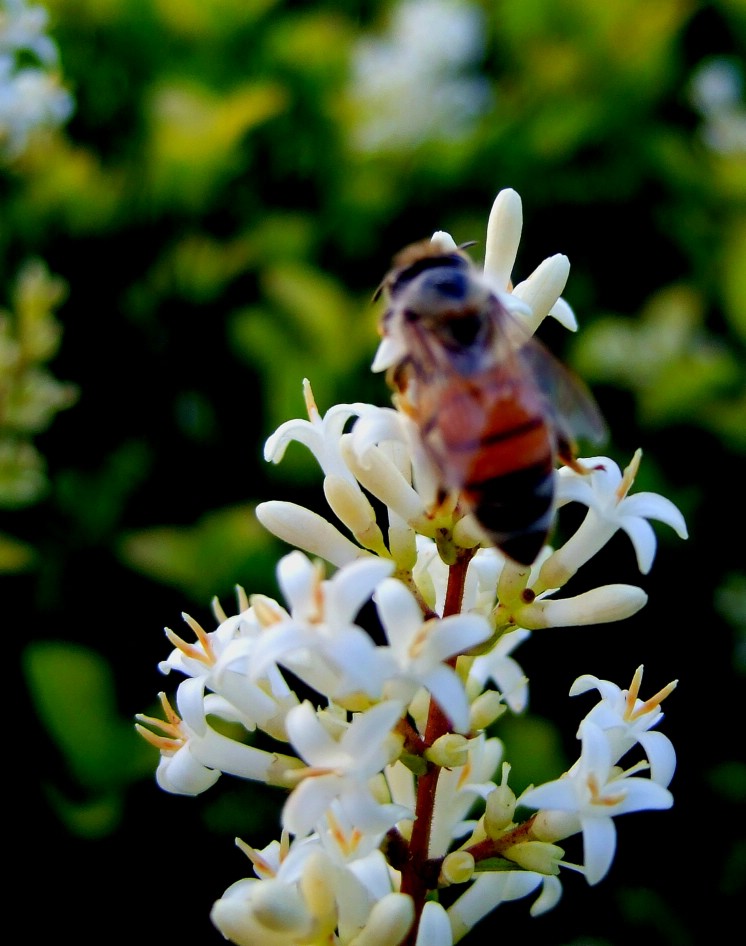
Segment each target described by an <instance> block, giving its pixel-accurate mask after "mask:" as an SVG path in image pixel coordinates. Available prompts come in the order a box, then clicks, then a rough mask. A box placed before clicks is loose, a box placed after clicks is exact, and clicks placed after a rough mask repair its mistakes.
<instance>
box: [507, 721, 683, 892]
mask: <svg viewBox="0 0 746 946" xmlns="http://www.w3.org/2000/svg"><path fill="white" fill-rule="evenodd" d="M579 735H580V739H581V741H582V751H581V755H580V758H579V759H578V761H577V762H576V763H575V765H574V766H573V767H572V769H570V771H569V772H567V773H566V774H565V775H563V776H562V778H559V779H556V780H555V781H553V782H547V783H546V784H545V785H540V786H538V787H537V788H531V789H529V790H528V791H527V792H525V793H524V794H523V795H522V796H521V798H520V802H521V804H524V805H526V806H528V807H529V808H537V809H542V810H544V811H545V812H548V813H549V815H550V817H551V813H552V812H553V811H559V812H560V813H562V814H565V815H566V814H570V815H571V816H574V817H576V818H577V822H578V825H579V827H580V829H581V830H582V832H583V851H584V863H585V876H586V879H587V881H588V883H589V884H597V883H598V882H599V881H600V880H602V879H603V878H604V877H605V875H606V873H607V871H608V870H609V867H610V866H611V862H612V860H613V858H614V852H615V850H616V828H615V826H614V820H613V819H614V817H615V816H616V815H622V814H626V813H628V812H631V811H643V810H646V809H651V808H653V809H661V808H670V807H671V805H672V804H673V798H672V796H671V793H670V792H669V791H668V789H666V788H664V787H663V786H662V785H659V784H658V783H657V782H655V781H653V780H652V779H648V778H638V777H636V776H633V775H628V774H626V773H624V772H619V770H618V769H616V768H615V766H614V760H613V756H612V749H611V745H610V743H609V739H608V738H607V735H606V733H605V732H604V731H603V730H602V729H601V728H600V727H599V726H597V725H596V724H595V723H594V722H592V721H591V720H588V719H585V720H583V722H582V723H581V724H580V730H579Z"/></svg>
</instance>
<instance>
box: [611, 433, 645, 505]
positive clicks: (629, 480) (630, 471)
mask: <svg viewBox="0 0 746 946" xmlns="http://www.w3.org/2000/svg"><path fill="white" fill-rule="evenodd" d="M640 460H642V450H641V449H640V448H639V447H638V448H637V450H635V455H634V456H633V457H632V459H631V460H630V463H629V466H628V467H627V468H626V469H625V471H624V473H623V474H622V482H621V483H620V484H619V486H617V488H616V498H617V502H618V503H620V502H621V501H622V500H623V499H624V497H625V496H626V495H627V493H628V492H629V491H630V489H631V488H632V484H633V483H634V481H635V477H636V476H637V471H638V470H639V469H640Z"/></svg>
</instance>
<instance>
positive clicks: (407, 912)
mask: <svg viewBox="0 0 746 946" xmlns="http://www.w3.org/2000/svg"><path fill="white" fill-rule="evenodd" d="M413 922H414V904H413V903H412V898H411V897H410V896H408V895H407V894H405V893H388V894H386V896H385V897H383V898H382V899H381V900H378V901H376V903H374V904H373V909H372V910H371V911H370V915H369V917H368V922H367V923H366V924H365V926H364V927H363V929H362V930H360V932H359V933H358V934H357V936H355V937H353V939H351V940H350V941H349V946H382V944H383V943H385V944H386V946H399V944H400V943H401V942H402V940H403V939H404V937H405V936H406V935H407V933H408V932H409V930H410V928H411V926H412V923H413Z"/></svg>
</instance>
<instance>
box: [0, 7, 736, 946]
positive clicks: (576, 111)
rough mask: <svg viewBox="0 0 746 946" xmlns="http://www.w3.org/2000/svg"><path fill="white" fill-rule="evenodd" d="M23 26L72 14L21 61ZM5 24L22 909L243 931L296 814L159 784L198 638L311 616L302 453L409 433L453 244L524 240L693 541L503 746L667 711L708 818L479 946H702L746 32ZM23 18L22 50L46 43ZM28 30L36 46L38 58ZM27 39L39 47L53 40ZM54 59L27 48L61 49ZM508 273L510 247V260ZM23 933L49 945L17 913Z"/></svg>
mask: <svg viewBox="0 0 746 946" xmlns="http://www.w3.org/2000/svg"><path fill="white" fill-rule="evenodd" d="M24 9H25V10H26V12H28V10H32V11H33V10H36V11H37V13H36V14H35V15H36V16H37V19H36V20H34V18H33V16H31V18H30V19H29V18H28V16H27V17H26V19H25V20H23V22H22V23H21V26H20V27H19V26H18V23H19V17H20V18H21V19H23V18H22V16H21V15H22V14H23V15H24V16H25V15H26V14H25V13H24ZM40 9H42V8H41V7H40V6H39V5H38V4H35V3H31V4H28V5H24V4H23V3H21V2H20V0H3V2H2V4H0V16H2V17H4V19H0V37H1V38H0V307H1V308H2V313H1V314H0V510H1V513H2V515H1V518H0V572H1V573H2V605H3V639H4V641H5V642H6V644H8V646H9V648H10V651H11V659H10V679H11V695H12V703H11V706H12V709H13V713H11V714H9V727H10V731H11V733H12V736H11V741H10V751H9V752H8V753H6V756H5V763H4V770H5V772H6V776H7V777H8V778H10V780H11V781H10V786H9V787H10V792H11V795H10V798H11V801H10V804H7V805H6V815H7V816H8V822H9V823H8V826H7V827H6V832H7V834H8V835H10V836H11V837H13V835H14V834H15V835H16V837H17V838H18V841H17V842H14V844H13V846H12V847H11V857H10V862H9V865H8V866H9V868H10V873H11V875H12V877H13V885H12V892H11V895H10V896H9V897H8V902H9V906H10V910H11V913H14V914H16V915H17V918H18V921H19V922H20V924H21V926H22V928H23V932H24V935H25V937H27V938H28V939H29V940H30V941H32V942H35V943H37V942H38V943H40V942H47V941H49V942H52V941H57V940H58V939H59V938H60V936H65V937H74V940H75V941H76V942H77V943H78V944H80V946H87V944H94V943H95V944H101V943H106V942H107V941H109V940H111V939H112V937H115V938H116V940H117V941H118V942H127V941H129V942H133V943H137V944H138V946H149V944H155V943H164V942H165V943H176V942H179V941H186V942H189V943H194V944H196V943H200V944H205V946H206V944H209V943H218V942H220V941H221V939H220V936H219V934H218V933H217V932H216V931H215V930H214V928H213V927H212V925H211V924H210V921H209V916H208V914H209V909H210V906H211V904H212V902H213V901H214V900H215V899H216V898H217V897H218V896H220V895H221V894H222V892H223V890H224V889H225V888H226V887H227V886H228V885H229V884H230V883H232V882H233V881H234V880H237V879H239V878H240V877H243V876H247V875H248V874H249V863H248V861H247V860H246V859H245V857H244V855H243V854H241V852H240V851H239V850H238V849H237V848H236V847H235V846H234V843H233V839H234V837H235V836H236V835H240V836H241V837H243V838H244V839H246V840H247V841H249V842H250V843H252V844H255V845H257V846H261V845H262V844H264V843H266V842H267V841H269V840H270V839H271V838H272V837H274V836H275V834H276V830H275V825H276V812H277V810H278V806H279V804H280V802H281V800H282V798H281V797H280V796H279V795H278V794H277V793H274V792H272V791H269V790H266V789H264V790H260V789H256V788H255V787H253V786H246V785H244V784H239V783H237V782H235V781H234V782H231V781H230V780H229V778H228V777H227V776H226V777H224V778H223V779H221V780H220V781H219V782H218V784H217V785H216V786H215V787H214V788H213V789H212V790H210V791H209V792H207V793H206V794H205V795H203V796H201V797H199V798H197V799H189V798H183V797H174V796H169V795H166V794H164V793H163V792H161V791H160V790H159V789H158V788H157V787H156V785H155V782H154V779H153V771H154V767H155V764H156V761H157V753H156V752H155V750H153V749H152V748H151V747H149V746H148V745H146V744H145V743H144V742H143V741H142V740H140V739H139V738H138V737H137V736H136V734H135V732H134V728H133V721H134V714H135V713H137V712H149V711H152V710H153V708H154V707H155V702H156V693H157V692H158V690H160V689H167V690H168V689H169V687H170V688H171V692H172V690H173V685H172V684H171V682H170V681H169V680H168V679H167V678H164V677H163V676H162V675H161V674H160V673H159V672H158V670H157V663H158V661H159V660H161V659H163V658H165V656H166V655H167V654H168V652H169V650H170V645H169V644H168V642H167V640H166V638H165V637H164V634H163V627H164V625H167V626H170V627H173V628H175V629H176V630H177V631H180V630H181V627H182V626H183V625H182V621H181V612H182V611H186V612H189V613H190V614H192V615H193V616H194V617H195V618H197V619H198V620H199V621H201V622H202V623H203V624H204V625H205V626H206V627H208V628H210V627H212V626H213V624H212V620H213V619H212V616H211V610H210V605H211V600H212V598H213V596H217V597H218V598H219V599H220V601H221V602H222V604H223V607H224V608H225V609H226V611H228V612H229V613H230V612H231V610H233V608H234V602H235V591H234V589H235V586H236V585H237V584H240V585H242V586H243V587H244V588H245V589H246V590H247V592H249V593H252V592H255V591H259V592H263V593H267V594H276V593H277V592H276V586H275V578H274V566H275V563H276V561H277V558H278V556H279V555H280V554H282V553H283V551H286V549H285V548H283V547H282V546H281V544H280V543H279V542H277V541H275V540H274V539H272V538H271V537H269V536H267V535H266V534H264V533H263V532H262V530H261V529H260V527H259V526H258V524H257V523H256V521H255V519H254V517H253V507H254V505H255V504H256V503H257V502H258V501H261V500H264V499H270V498H272V499H276V498H286V499H294V500H296V501H299V502H303V503H304V504H306V505H311V506H315V507H317V508H319V509H322V508H324V506H323V499H322V497H321V495H320V477H319V475H318V472H317V470H316V468H315V466H314V464H313V462H312V461H311V460H310V456H309V455H306V454H304V452H303V450H302V449H301V448H300V447H299V448H298V449H297V450H291V451H289V452H288V454H287V456H286V458H285V460H284V461H283V463H282V464H281V465H280V466H279V467H276V468H275V467H272V468H268V467H267V466H266V465H265V464H264V462H263V460H262V455H261V454H262V445H263V442H264V440H265V439H266V437H267V436H268V435H269V434H270V433H271V432H272V431H273V430H274V428H275V427H276V426H277V425H278V424H279V423H281V422H282V421H283V420H286V419H288V418H291V417H298V416H302V413H303V400H302V389H301V382H302V379H303V378H304V377H309V378H310V380H311V382H312V385H313V388H314V392H315V394H316V399H317V402H318V405H319V408H320V409H321V411H322V412H323V411H324V410H326V409H327V408H328V407H329V406H330V405H332V404H333V403H336V402H339V401H348V400H363V401H365V400H367V401H371V402H374V403H379V404H385V403H387V401H388V396H389V395H388V392H387V390H386V389H385V384H384V381H383V379H382V378H381V377H380V376H377V375H373V374H371V372H370V370H369V364H370V360H371V357H372V355H373V352H374V351H375V347H376V342H377V336H376V330H375V322H376V316H377V314H378V313H377V309H376V307H375V306H374V305H373V304H372V303H371V296H372V293H373V290H374V289H375V287H376V285H377V284H378V281H379V280H380V278H381V276H382V275H383V273H384V271H385V270H386V268H387V265H388V263H389V260H390V257H391V255H392V254H393V253H394V252H395V251H396V250H398V249H399V248H400V247H401V246H402V245H403V244H405V243H406V242H408V241H410V240H412V239H418V238H421V237H424V236H428V235H429V234H430V233H432V232H433V231H434V230H436V229H446V230H449V231H450V232H451V233H452V234H453V235H454V237H455V238H456V240H457V241H467V240H477V241H482V240H483V237H484V230H485V224H486V218H487V213H488V211H489V207H490V205H491V202H492V200H493V198H494V196H495V194H496V193H497V191H498V190H500V189H501V188H503V187H513V188H515V189H516V190H517V191H518V192H519V193H520V194H521V196H522V199H523V205H524V216H525V224H524V237H523V241H522V244H521V249H520V254H519V257H518V262H517V265H516V272H515V276H516V277H517V278H518V279H521V278H524V277H525V276H526V275H527V274H528V273H530V272H531V271H532V270H533V269H534V267H535V266H536V265H538V263H539V262H540V261H541V260H542V259H544V258H545V257H546V256H549V255H551V254H553V253H556V252H562V253H566V254H567V255H568V256H569V258H570V261H571V264H572V270H571V275H570V281H569V284H568V287H567V290H566V292H565V298H566V299H567V300H568V301H569V303H570V304H571V305H572V306H573V308H574V310H575V312H576V314H577V317H578V321H579V323H580V330H579V332H578V334H577V336H571V335H569V334H568V333H567V332H566V331H565V330H564V329H561V328H560V327H559V326H558V325H556V324H553V325H545V326H544V327H543V328H542V330H541V334H542V337H543V338H544V340H545V341H546V342H547V344H548V345H549V346H550V347H551V348H552V349H553V350H554V351H556V352H557V353H558V354H560V355H561V356H562V357H563V358H564V359H566V360H567V361H569V362H570V363H572V364H573V365H574V366H575V367H576V369H577V370H578V371H579V372H580V373H581V374H582V375H583V376H584V377H585V378H586V380H587V381H588V382H589V383H590V384H591V386H592V387H593V389H594V391H595V393H596V396H597V399H598V401H599V403H600V405H601V407H602V410H603V412H604V414H605V415H606V417H607V419H608V422H609V427H610V429H611V440H610V443H609V444H607V447H606V452H607V453H608V455H609V456H611V457H613V458H614V459H616V460H617V462H619V464H620V465H621V466H624V465H626V464H627V462H629V460H630V458H631V456H632V454H633V452H634V450H635V449H636V448H637V447H638V446H639V447H642V449H643V452H644V459H643V465H642V470H641V474H640V477H639V479H638V483H637V487H636V488H638V489H652V490H655V491H658V492H662V493H663V494H665V495H666V496H668V497H670V498H671V499H672V500H673V501H674V502H675V503H677V504H678V505H679V507H680V508H681V509H682V511H683V512H684V514H685V516H686V519H687V522H688V525H689V529H690V538H689V539H688V541H686V542H682V541H681V540H679V539H678V538H677V537H676V536H675V535H674V533H673V532H672V531H671V530H669V529H667V528H666V527H665V526H660V527H658V526H656V531H657V534H658V537H659V549H658V554H657V558H656V561H655V564H654V566H653V569H652V572H651V573H650V574H649V575H647V576H640V575H639V574H638V573H637V571H636V568H635V562H634V554H633V550H632V547H631V545H630V543H629V541H628V540H627V539H626V538H624V537H618V538H617V539H615V540H614V541H613V542H612V543H611V544H610V545H609V546H608V548H607V549H606V550H605V551H604V552H603V553H602V554H600V555H599V556H597V557H596V559H595V560H594V561H593V563H592V564H591V565H589V566H588V569H587V570H585V572H584V573H581V575H580V576H578V578H577V583H578V588H581V587H590V586H593V585H595V584H599V583H603V582H605V581H626V582H630V583H632V584H639V585H641V586H642V587H644V588H645V589H646V591H647V592H648V593H649V596H650V601H649V604H648V606H647V607H646V608H645V609H644V610H643V611H642V612H640V613H639V614H638V615H636V616H635V617H634V618H632V619H630V620H628V621H626V622H624V623H623V624H619V625H610V626H606V627H599V628H582V629H566V630H561V631H560V630H557V631H551V632H549V633H547V635H545V636H542V635H540V634H537V635H535V636H534V638H533V639H532V640H531V641H530V642H528V643H527V644H525V645H524V646H523V648H522V649H521V650H520V651H519V652H518V654H517V656H518V658H519V660H520V661H521V663H522V665H523V667H524V669H525V671H526V673H527V674H528V676H529V679H530V681H531V703H530V708H529V714H528V715H527V716H526V717H525V718H522V719H517V720H514V721H513V722H512V723H511V724H509V725H505V726H501V727H499V728H498V731H497V734H498V735H500V736H502V737H503V738H504V739H505V741H506V742H507V743H508V745H509V746H510V750H511V753H512V758H514V760H515V769H514V774H515V779H516V787H517V788H520V787H521V786H522V785H525V784H527V783H528V782H530V781H531V780H533V779H537V780H538V779H540V778H541V779H543V778H547V777H553V776H556V775H557V774H559V772H561V771H562V770H563V768H564V766H565V765H566V764H567V763H568V761H571V760H572V759H573V758H574V757H575V755H574V753H575V751H576V750H575V729H576V726H577V722H578V721H579V719H580V718H581V717H582V716H583V715H584V714H585V712H586V710H587V708H588V706H587V705H579V704H580V700H582V698H579V699H578V700H570V699H569V698H568V697H567V691H568V689H569V686H570V684H571V683H572V681H573V679H574V678H575V676H577V675H578V674H580V673H593V674H596V675H598V676H600V677H603V678H607V679H611V680H614V681H615V682H617V683H619V684H620V685H623V686H626V685H627V684H628V683H629V681H630V680H631V677H632V673H633V671H634V670H635V668H636V667H637V666H638V665H639V664H641V663H643V664H644V665H645V682H644V692H643V695H649V694H652V693H653V692H654V691H655V690H657V689H658V688H659V687H661V686H663V685H664V684H665V683H667V682H668V681H669V680H671V679H674V678H677V679H679V681H680V683H679V687H678V689H677V690H676V691H675V693H674V695H673V696H671V697H670V698H669V700H668V701H667V703H666V707H665V709H666V720H665V723H664V729H665V732H666V733H667V734H669V735H670V736H671V737H672V739H673V741H674V743H675V745H676V747H677V750H678V756H679V767H678V770H677V774H676V776H675V778H674V782H673V785H672V790H673V792H674V795H675V799H676V803H675V807H674V809H673V810H672V811H670V812H665V813H659V812H652V813H643V814H636V815H634V816H632V817H629V818H623V819H621V820H620V821H619V822H618V828H619V849H618V855H617V858H616V861H615V864H614V867H613V869H612V872H611V874H610V875H609V876H608V877H607V878H606V880H605V881H604V882H603V883H602V884H601V885H599V886H598V887H596V888H588V887H587V886H586V884H585V882H584V881H583V879H582V877H580V876H576V875H572V874H568V875H566V881H565V894H564V897H563V900H562V901H561V903H560V905H559V906H558V907H557V908H556V909H555V910H554V911H553V912H551V913H549V914H547V915H546V916H544V917H541V918H538V919H531V918H530V917H529V916H528V905H529V902H528V901H519V902H517V903H516V904H513V905H510V906H508V907H504V908H502V909H501V910H500V911H498V912H496V913H495V914H493V915H492V916H491V917H490V918H489V919H488V920H486V921H485V922H484V923H483V924H482V926H481V927H478V928H477V929H476V930H475V931H474V933H473V934H472V936H471V937H470V939H469V940H468V942H469V943H471V944H478V943H481V942H485V943H487V942H489V943H494V942H496V941H497V940H504V939H505V938H507V937H514V936H518V935H521V936H524V937H525V938H526V941H528V942H531V943H532V944H547V946H549V944H551V946H556V944H573V943H575V944H580V943H582V944H583V946H590V944H597V946H606V944H622V943H627V942H629V941H630V940H631V938H632V937H635V938H642V941H643V942H645V941H653V939H654V940H655V942H657V943H659V944H664V946H666V944H671V946H689V944H694V943H698V942H711V939H710V938H709V935H708V937H707V938H700V934H698V932H697V928H698V927H700V928H701V927H702V925H703V924H706V925H705V927H704V928H705V929H708V928H710V927H711V924H712V923H713V922H715V920H716V919H717V920H718V921H719V923H720V924H722V925H725V926H727V923H728V921H732V922H733V923H735V924H740V917H741V913H742V911H741V909H740V907H741V904H742V901H743V897H744V895H746V885H745V878H746V835H745V834H744V832H743V830H742V828H741V827H740V825H741V824H742V823H743V814H744V798H745V797H746V753H745V752H744V746H745V741H746V740H745V737H744V710H743V706H744V674H745V672H746V567H745V566H746V555H744V536H743V533H744V525H745V522H744V520H745V518H746V517H745V516H744V509H745V500H744V491H745V490H746V463H745V462H744V459H745V455H746V368H745V366H744V354H745V351H746V96H745V94H744V81H746V58H745V53H746V2H744V0H718V2H712V3H696V2H692V0H654V2H650V0H616V2H613V3H599V2H597V0H521V2H520V3H518V2H514V0H463V2H457V0H390V2H386V0H335V2H323V0H315V2H305V3H303V2H282V0H48V2H46V3H45V5H44V8H43V9H46V11H47V12H48V19H47V20H46V22H45V21H44V20H43V17H42V18H41V19H39V18H38V11H39V10H40ZM14 18H15V19H14ZM11 26H13V29H15V30H16V32H15V33H13V30H12V29H11ZM19 30H20V32H19ZM24 30H25V33H24V32H23V31H24ZM480 253H481V246H480V243H479V242H478V244H477V246H476V247H475V248H474V254H475V256H476V257H477V258H479V255H480ZM16 911H17V912H16Z"/></svg>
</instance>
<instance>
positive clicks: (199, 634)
mask: <svg viewBox="0 0 746 946" xmlns="http://www.w3.org/2000/svg"><path fill="white" fill-rule="evenodd" d="M181 616H182V617H183V618H184V620H185V621H186V622H187V624H188V625H189V627H191V629H192V630H193V631H194V634H195V636H196V638H197V640H198V641H199V642H200V644H202V647H203V649H204V651H205V655H206V656H207V658H208V660H209V662H210V663H211V664H214V663H215V651H214V650H213V649H212V643H211V641H210V638H209V635H208V634H207V631H206V630H205V629H204V628H203V627H202V625H201V624H200V623H199V621H195V620H194V618H193V617H191V616H190V615H189V614H186V613H185V612H183V611H182V613H181Z"/></svg>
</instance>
